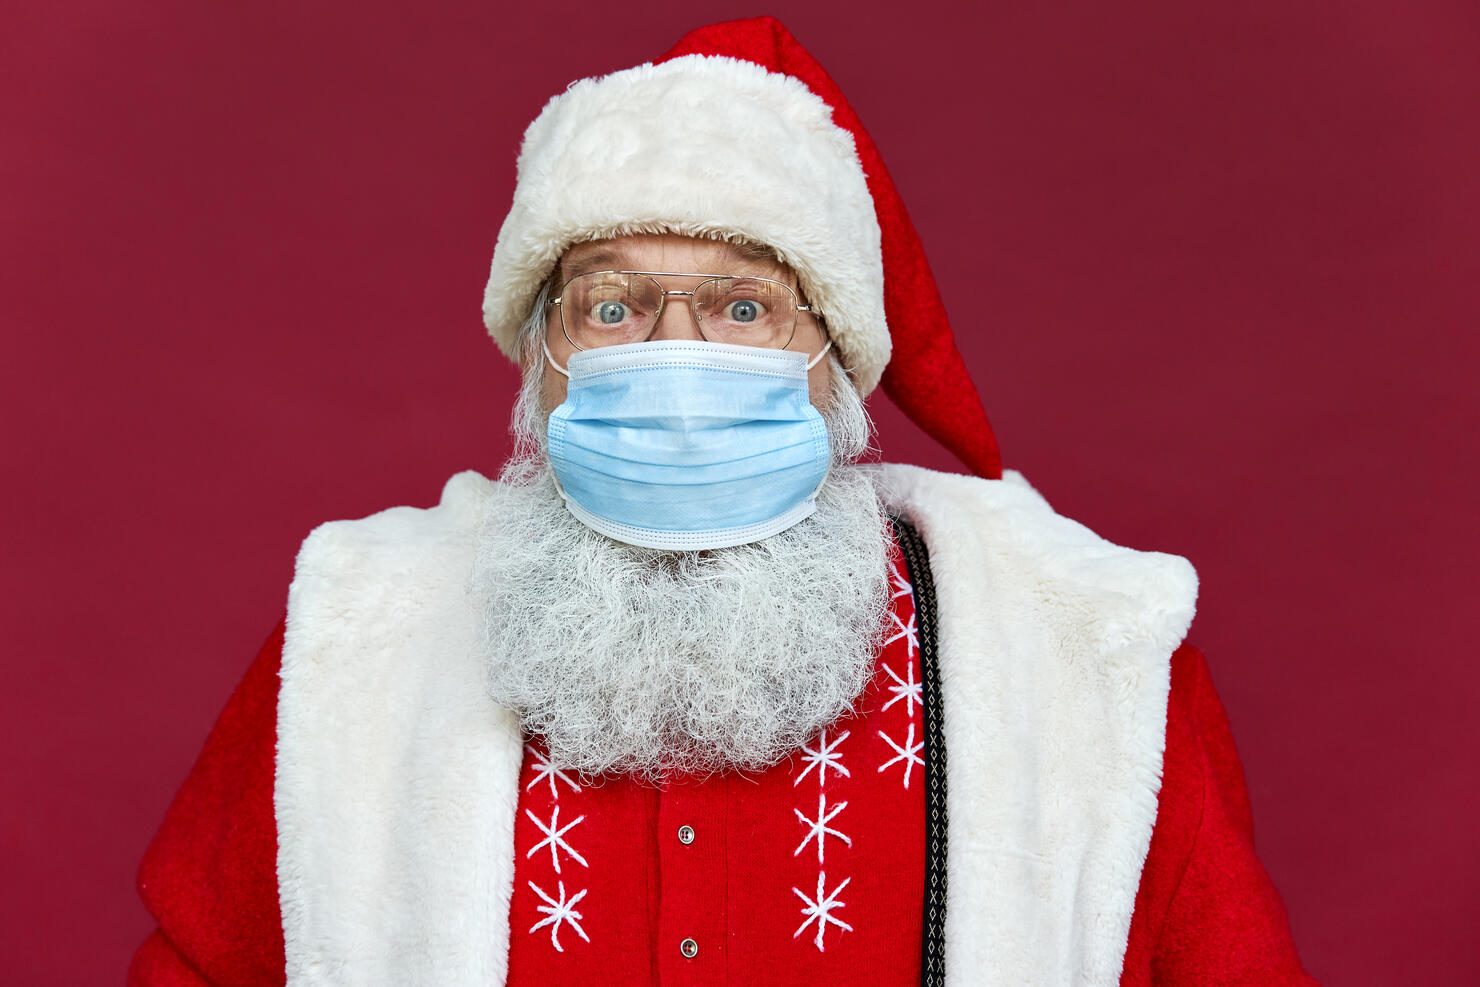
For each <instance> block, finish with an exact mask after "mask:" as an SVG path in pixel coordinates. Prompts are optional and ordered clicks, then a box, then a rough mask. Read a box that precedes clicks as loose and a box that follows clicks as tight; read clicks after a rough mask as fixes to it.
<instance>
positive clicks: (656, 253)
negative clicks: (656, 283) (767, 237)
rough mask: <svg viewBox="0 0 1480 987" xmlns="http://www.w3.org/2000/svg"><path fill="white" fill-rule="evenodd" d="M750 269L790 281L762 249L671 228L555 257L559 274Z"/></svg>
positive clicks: (748, 271)
mask: <svg viewBox="0 0 1480 987" xmlns="http://www.w3.org/2000/svg"><path fill="white" fill-rule="evenodd" d="M606 270H629V271H673V272H678V273H690V272H692V273H695V274H754V275H758V276H762V277H770V278H778V279H779V280H782V281H786V282H788V283H791V284H792V285H795V283H796V282H795V278H794V276H793V275H792V272H791V269H790V268H788V267H787V266H786V265H784V264H782V263H781V262H780V261H778V260H777V259H776V258H775V255H774V254H772V253H770V251H768V250H766V249H765V248H757V247H753V246H749V245H745V244H735V243H727V242H725V241H723V240H707V239H703V238H701V237H691V236H678V235H676V234H670V233H633V234H629V235H627V236H619V237H613V238H611V239H609V240H589V241H587V242H585V243H578V244H576V245H575V246H573V247H571V248H570V249H569V250H567V251H566V252H565V253H564V254H563V255H562V256H561V258H560V273H561V275H562V277H565V278H572V277H575V276H576V275H577V274H582V273H584V272H587V271H606Z"/></svg>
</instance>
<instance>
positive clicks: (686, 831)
mask: <svg viewBox="0 0 1480 987" xmlns="http://www.w3.org/2000/svg"><path fill="white" fill-rule="evenodd" d="M678 842H680V843H682V844H683V845H684V846H688V845H689V844H690V843H692V842H694V827H692V826H680V827H678Z"/></svg>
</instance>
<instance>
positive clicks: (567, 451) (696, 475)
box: [545, 340, 831, 549]
mask: <svg viewBox="0 0 1480 987" xmlns="http://www.w3.org/2000/svg"><path fill="white" fill-rule="evenodd" d="M828 345H829V346H831V343H829V344H828ZM826 352H827V347H824V348H823V351H822V353H819V354H817V356H816V357H814V358H813V359H812V360H811V361H810V362H808V360H807V358H806V356H805V355H804V354H802V353H793V352H789V351H787V350H773V349H763V348H759V347H754V346H732V345H728V344H724V343H708V342H700V341H698V340H654V341H651V342H644V343H627V344H624V345H620V346H603V347H601V348H600V349H594V350H583V351H581V352H580V353H577V354H575V355H574V356H572V357H571V358H570V362H569V366H568V369H566V370H563V371H561V372H562V373H565V374H566V375H567V376H568V377H569V378H570V383H569V387H568V388H567V390H566V398H565V403H564V404H562V405H560V407H558V408H556V409H555V410H554V411H552V412H551V413H550V426H549V438H550V443H549V454H550V465H551V467H552V468H553V469H554V471H555V479H556V485H557V487H558V488H559V490H560V495H561V496H562V497H564V498H565V504H566V507H567V508H569V510H570V512H571V514H573V515H575V517H576V518H577V519H579V520H580V521H581V522H582V523H584V524H585V525H587V526H588V527H590V528H594V529H595V530H597V531H599V532H601V533H602V534H604V535H607V536H608V537H610V538H615V539H616V540H617V541H621V542H626V543H627V544H629V545H641V546H644V547H647V548H661V549H706V548H728V547H729V546H731V545H743V544H746V543H747V542H753V541H759V540H760V539H762V538H768V537H770V536H771V535H774V534H776V533H777V532H778V531H784V530H786V529H787V528H789V527H791V526H792V525H793V524H796V523H797V522H798V521H800V520H802V519H803V518H805V517H808V516H809V515H811V514H812V512H813V511H814V510H816V504H815V502H814V498H815V497H816V495H817V490H818V488H820V487H821V486H822V481H823V479H824V478H825V477H826V476H827V467H828V462H829V452H828V443H827V428H826V426H825V425H824V424H823V421H822V416H821V415H820V414H818V412H817V409H816V408H814V407H813V406H812V403H811V401H809V400H808V399H807V371H808V370H810V369H811V368H812V367H813V366H814V365H815V364H816V363H817V361H818V360H820V359H822V356H823V354H825V353H826ZM545 355H546V358H548V359H550V363H551V365H552V366H554V367H555V369H556V370H560V366H559V365H558V364H556V363H555V361H554V359H553V358H552V357H550V351H549V350H548V349H546V350H545Z"/></svg>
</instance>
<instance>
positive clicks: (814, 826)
mask: <svg viewBox="0 0 1480 987" xmlns="http://www.w3.org/2000/svg"><path fill="white" fill-rule="evenodd" d="M846 808H848V803H847V802H839V803H838V804H837V805H835V806H833V807H832V808H831V809H828V808H826V806H825V802H824V796H823V794H822V793H821V792H818V793H817V818H816V819H808V818H807V817H806V816H805V815H803V814H802V810H801V809H792V810H791V811H792V812H795V813H796V814H797V821H798V822H800V823H803V824H805V825H806V826H808V827H810V828H809V829H808V831H807V838H806V839H804V840H802V842H801V843H799V844H797V848H796V849H795V850H793V851H792V852H791V855H792V856H793V857H796V856H800V855H801V852H802V849H803V848H804V847H806V845H807V844H808V843H811V842H812V841H813V840H814V839H815V840H816V841H817V862H818V863H819V864H820V863H822V862H823V860H822V849H823V848H822V844H823V843H824V842H825V841H826V840H827V838H828V837H829V836H836V837H837V838H838V839H840V840H842V841H843V842H844V843H846V844H848V845H849V846H852V845H853V841H852V840H850V839H849V838H848V837H847V836H845V835H843V834H842V833H840V832H838V831H837V830H835V829H831V828H829V827H828V825H827V824H828V823H830V822H832V821H833V819H834V818H835V817H836V816H837V814H838V813H839V812H842V811H843V810H844V809H846Z"/></svg>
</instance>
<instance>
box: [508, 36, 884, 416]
mask: <svg viewBox="0 0 1480 987" xmlns="http://www.w3.org/2000/svg"><path fill="white" fill-rule="evenodd" d="M662 232H667V233H679V234H684V235H689V236H703V237H711V238H715V239H729V240H735V239H738V240H746V241H751V242H755V243H762V244H766V245H768V246H770V247H772V248H773V249H775V251H776V252H777V254H778V255H779V256H780V258H781V260H782V261H783V262H784V263H786V264H788V265H789V266H790V267H791V268H792V269H793V270H794V271H796V273H797V276H798V278H799V279H800V281H801V287H802V290H803V291H804V292H805V294H806V296H807V299H808V301H809V302H811V303H812V304H813V305H815V306H816V307H817V308H818V309H819V310H820V311H821V313H822V315H823V317H824V318H825V319H826V321H827V328H828V332H829V334H830V335H831V336H832V339H833V342H834V344H835V345H836V346H837V347H838V349H839V351H840V352H841V354H842V358H843V363H844V365H845V366H846V367H847V368H848V370H849V372H850V373H851V375H852V377H853V382H854V386H855V387H857V389H858V391H859V392H860V393H862V394H868V393H869V392H870V391H872V390H873V388H874V387H875V385H877V384H878V382H879V376H880V375H881V374H882V373H883V372H884V366H885V364H887V363H888V362H889V327H888V324H887V323H886V321H885V319H884V268H883V261H882V255H881V253H880V246H879V222H878V217H877V215H876V214H875V212H874V201H873V197H872V196H870V195H869V191H868V185H867V183H866V181H865V179H864V174H863V166H862V165H861V164H860V163H859V160H858V152H857V151H856V149H855V148H854V144H853V136H852V135H851V134H850V133H848V131H846V130H844V129H843V128H842V127H839V126H838V125H837V124H835V123H833V121H832V109H831V107H829V106H828V105H827V103H825V102H824V101H823V100H822V99H821V98H820V97H818V96H817V95H815V94H814V93H813V92H812V91H811V90H809V89H808V88H807V87H806V86H805V85H804V84H803V83H802V82H800V81H799V80H797V79H795V78H793V77H791V76H788V75H783V74H780V73H777V72H771V71H768V70H767V69H765V68H763V67H761V66H759V65H756V64H754V63H752V62H745V61H740V60H738V59H734V58H727V57H723V56H715V55H686V56H683V57H681V58H675V59H673V60H672V61H668V62H663V63H662V64H659V65H652V64H645V65H639V66H637V67H636V68H631V69H626V70H624V71H621V72H615V73H613V74H611V75H608V76H604V77H601V78H596V79H583V80H581V81H579V82H576V83H573V84H572V85H571V86H570V88H569V89H567V90H566V91H565V92H564V93H562V94H560V95H559V96H556V97H555V98H554V99H552V100H550V102H549V103H548V104H546V106H545V108H544V110H543V111H542V112H541V113H540V115H539V117H538V118H536V119H535V121H534V122H533V123H532V124H530V125H529V129H528V130H526V131H525V132H524V144H523V147H522V148H521V149H520V152H519V177H518V183H517V185H516V187H515V189H514V203H513V206H512V207H511V208H510V210H509V215H508V217H507V218H506V219H505V220H504V225H503V228H502V229H501V230H500V231H499V236H498V245H497V246H496V247H495V248H494V253H493V269H492V271H491V272H490V274H489V278H488V287H487V288H486V290H485V291H484V294H483V322H484V324H485V325H486V326H487V327H488V331H489V333H490V334H491V335H492V336H493V338H494V340H495V341H497V343H498V345H499V348H500V349H501V350H503V352H504V353H505V354H506V355H508V356H509V357H510V358H511V359H517V358H518V355H517V354H516V353H515V352H514V350H515V342H516V337H517V335H518V330H519V326H520V324H521V323H522V322H523V321H524V319H525V318H526V317H527V316H528V314H529V308H530V306H531V305H532V304H533V303H534V299H535V296H536V295H537V294H538V292H539V288H540V285H541V284H542V283H543V282H544V280H545V278H547V277H548V276H549V274H550V272H551V271H552V270H553V269H554V266H555V263H556V262H557V261H558V260H559V259H560V256H561V254H563V253H564V252H565V250H566V249H567V248H569V247H570V246H571V245H572V244H575V243H579V242H582V241H585V240H595V239H603V238H606V237H612V236H620V235H622V234H626V233H662Z"/></svg>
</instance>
